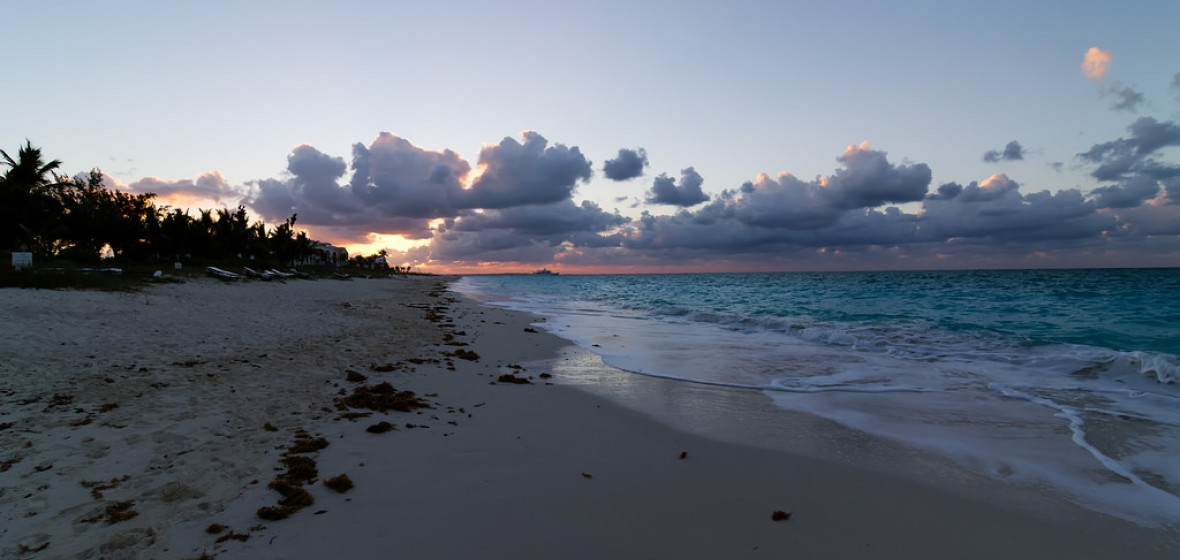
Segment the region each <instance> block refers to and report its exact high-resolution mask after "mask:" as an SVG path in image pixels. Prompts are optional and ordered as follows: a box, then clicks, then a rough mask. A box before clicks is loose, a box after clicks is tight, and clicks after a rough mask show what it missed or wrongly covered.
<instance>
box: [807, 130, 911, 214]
mask: <svg viewBox="0 0 1180 560" xmlns="http://www.w3.org/2000/svg"><path fill="white" fill-rule="evenodd" d="M836 161H838V162H840V163H842V164H844V168H843V169H839V170H837V171H836V173H835V175H832V176H831V178H830V179H829V180H828V181H827V185H826V188H825V189H824V191H823V193H824V195H825V196H826V197H827V198H828V199H829V200H831V201H832V204H833V205H834V206H835V207H837V208H841V209H845V210H847V209H852V208H872V207H875V206H880V205H882V204H885V203H887V202H914V201H918V200H922V197H924V196H925V195H926V189H927V187H929V185H930V178H931V173H930V167H929V166H927V165H926V164H924V163H919V164H915V165H902V166H897V165H894V164H892V163H889V161H888V160H887V158H886V154H885V152H880V151H876V150H873V149H872V148H871V147H869V143H868V142H863V143H861V144H860V145H859V146H849V147H848V149H846V150H845V151H844V154H843V155H841V156H840V157H838V158H836Z"/></svg>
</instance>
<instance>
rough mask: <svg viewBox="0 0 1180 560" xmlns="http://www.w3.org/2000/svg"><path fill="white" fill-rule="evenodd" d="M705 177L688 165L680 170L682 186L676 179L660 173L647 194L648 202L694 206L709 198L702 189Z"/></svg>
mask: <svg viewBox="0 0 1180 560" xmlns="http://www.w3.org/2000/svg"><path fill="white" fill-rule="evenodd" d="M704 182H705V179H704V178H703V177H701V174H700V173H697V172H696V170H695V169H693V168H691V167H688V168H685V169H682V170H680V186H676V180H675V179H673V178H671V177H668V176H667V175H666V174H664V173H660V176H659V177H656V178H655V180H654V181H652V184H651V190H649V191H648V194H647V202H648V203H651V204H671V205H673V206H694V205H697V204H700V203H702V202H705V201H706V200H709V195H707V194H705V193H704V192H703V191H701V185H703V184H704Z"/></svg>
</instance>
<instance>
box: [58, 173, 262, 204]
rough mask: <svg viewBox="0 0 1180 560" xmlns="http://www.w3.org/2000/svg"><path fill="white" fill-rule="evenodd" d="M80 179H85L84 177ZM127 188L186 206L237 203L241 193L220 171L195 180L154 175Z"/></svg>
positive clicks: (112, 181) (166, 201) (203, 175)
mask: <svg viewBox="0 0 1180 560" xmlns="http://www.w3.org/2000/svg"><path fill="white" fill-rule="evenodd" d="M81 179H82V181H86V177H82V178H81ZM104 181H106V182H109V183H111V184H112V185H113V184H115V181H114V180H113V179H109V178H108V177H106V176H104ZM127 190H130V191H131V192H136V193H141V194H142V193H149V192H150V193H154V194H155V195H156V196H157V197H158V198H159V199H160V200H161V201H163V202H164V203H165V204H175V205H178V206H187V205H189V203H192V202H199V201H204V200H211V201H213V202H218V203H226V204H232V205H237V203H238V200H239V199H240V198H241V197H242V194H243V190H242V188H241V187H236V186H233V185H230V184H228V183H226V182H225V177H224V176H222V175H221V172H220V171H211V172H208V173H202V174H201V175H200V176H198V177H197V180H196V181H193V180H190V179H181V180H179V181H165V180H163V179H159V178H156V177H146V178H143V179H140V180H138V181H135V182H134V183H131V184H130V185H127Z"/></svg>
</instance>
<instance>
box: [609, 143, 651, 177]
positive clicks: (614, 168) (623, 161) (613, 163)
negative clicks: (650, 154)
mask: <svg viewBox="0 0 1180 560" xmlns="http://www.w3.org/2000/svg"><path fill="white" fill-rule="evenodd" d="M646 167H647V152H646V151H645V150H644V149H643V148H639V149H637V150H628V149H626V148H622V149H620V150H619V155H618V156H616V157H615V159H608V160H606V163H605V164H603V166H602V173H603V174H604V175H606V178H607V179H610V180H612V181H626V180H628V179H634V178H636V177H639V176H641V175H643V170H644V168H646Z"/></svg>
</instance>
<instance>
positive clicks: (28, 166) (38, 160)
mask: <svg viewBox="0 0 1180 560" xmlns="http://www.w3.org/2000/svg"><path fill="white" fill-rule="evenodd" d="M0 157H2V158H3V161H0V164H2V165H5V166H7V167H8V170H7V171H5V172H4V175H3V177H0V250H19V249H24V250H35V251H38V252H41V253H45V252H46V251H47V250H46V248H45V246H44V245H45V243H46V242H48V241H51V240H46V239H44V237H45V236H46V234H47V233H48V230H49V228H50V227H51V225H52V224H53V223H54V222H55V221H56V220H57V219H58V218H60V216H61V212H60V202H59V201H58V200H57V198H56V197H55V196H54V189H55V188H57V187H60V186H61V185H62V184H63V183H62V181H61V180H60V179H59V178H58V177H57V176H56V175H55V174H54V173H53V172H54V171H56V170H57V168H58V167H61V162H60V161H58V160H56V159H55V160H53V161H50V162H46V161H45V160H44V159H43V158H42V156H41V149H40V148H34V147H33V144H32V142H30V141H28V140H25V145H24V147H22V148H21V149H20V151H18V152H17V155H16V159H13V158H12V156H10V155H8V152H5V151H4V150H0Z"/></svg>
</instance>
